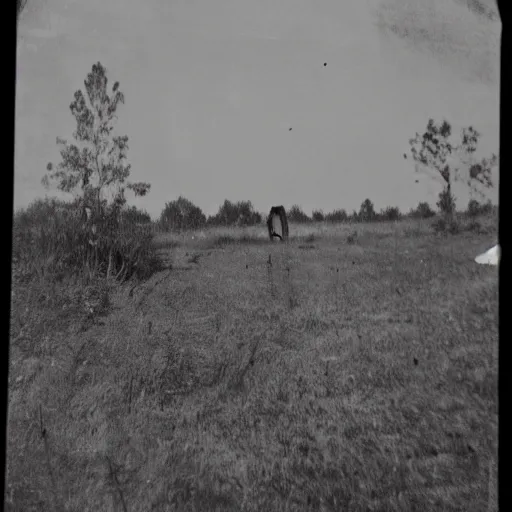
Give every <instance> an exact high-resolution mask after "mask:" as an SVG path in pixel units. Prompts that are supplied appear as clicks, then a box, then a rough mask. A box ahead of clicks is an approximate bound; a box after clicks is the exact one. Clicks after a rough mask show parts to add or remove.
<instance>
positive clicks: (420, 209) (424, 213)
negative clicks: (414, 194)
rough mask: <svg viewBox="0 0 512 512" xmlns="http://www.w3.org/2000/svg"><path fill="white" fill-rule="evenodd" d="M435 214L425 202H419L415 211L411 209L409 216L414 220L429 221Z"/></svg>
mask: <svg viewBox="0 0 512 512" xmlns="http://www.w3.org/2000/svg"><path fill="white" fill-rule="evenodd" d="M435 214H436V212H435V211H434V210H433V209H432V208H431V207H430V205H429V204H428V203H426V202H420V203H419V204H418V206H417V207H416V209H411V211H410V212H409V216H410V217H412V218H415V219H429V218H430V217H433V216H434V215H435Z"/></svg>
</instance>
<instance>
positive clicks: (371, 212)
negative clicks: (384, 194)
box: [358, 199, 377, 222]
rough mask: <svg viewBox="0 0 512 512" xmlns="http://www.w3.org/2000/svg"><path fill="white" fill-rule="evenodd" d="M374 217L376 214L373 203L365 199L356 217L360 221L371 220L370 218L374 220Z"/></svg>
mask: <svg viewBox="0 0 512 512" xmlns="http://www.w3.org/2000/svg"><path fill="white" fill-rule="evenodd" d="M376 217H377V215H376V213H375V207H374V206H373V203H372V202H371V201H370V200H369V199H365V200H364V201H363V202H362V203H361V207H360V208H359V214H358V219H359V220H360V221H361V222H371V221H372V220H375V218H376Z"/></svg>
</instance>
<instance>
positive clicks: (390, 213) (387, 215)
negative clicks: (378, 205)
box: [379, 206, 402, 221]
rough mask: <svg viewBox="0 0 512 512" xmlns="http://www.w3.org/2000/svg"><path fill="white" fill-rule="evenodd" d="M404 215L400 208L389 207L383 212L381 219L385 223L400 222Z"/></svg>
mask: <svg viewBox="0 0 512 512" xmlns="http://www.w3.org/2000/svg"><path fill="white" fill-rule="evenodd" d="M401 216H402V214H401V213H400V209H399V208H398V206H388V207H387V208H385V209H384V210H381V212H380V214H379V219H380V220H384V221H392V220H399V219H400V218H401Z"/></svg>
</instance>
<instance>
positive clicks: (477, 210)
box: [466, 199, 493, 217]
mask: <svg viewBox="0 0 512 512" xmlns="http://www.w3.org/2000/svg"><path fill="white" fill-rule="evenodd" d="M492 209H493V206H492V203H491V202H490V201H488V202H487V203H484V204H482V203H479V202H478V201H477V200H476V199H470V201H469V202H468V208H467V210H466V213H467V214H468V216H469V217H477V216H478V215H486V214H489V213H490V212H491V211H492Z"/></svg>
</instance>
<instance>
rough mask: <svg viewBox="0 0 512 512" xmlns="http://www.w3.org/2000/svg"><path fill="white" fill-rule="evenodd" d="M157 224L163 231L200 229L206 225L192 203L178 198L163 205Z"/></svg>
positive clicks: (200, 212) (203, 216)
mask: <svg viewBox="0 0 512 512" xmlns="http://www.w3.org/2000/svg"><path fill="white" fill-rule="evenodd" d="M159 224H160V227H161V228H162V229H163V230H164V231H183V230H188V229H200V228H202V227H204V226H205V225H206V216H205V215H204V213H203V212H202V210H201V208H199V207H198V206H196V205H195V204H194V203H192V201H189V200H188V199H186V198H185V197H183V196H180V197H178V199H176V200H175V201H171V202H169V203H166V204H165V206H164V209H163V210H162V213H161V214H160V220H159Z"/></svg>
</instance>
